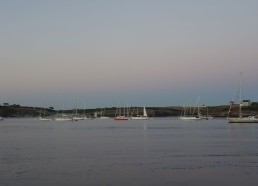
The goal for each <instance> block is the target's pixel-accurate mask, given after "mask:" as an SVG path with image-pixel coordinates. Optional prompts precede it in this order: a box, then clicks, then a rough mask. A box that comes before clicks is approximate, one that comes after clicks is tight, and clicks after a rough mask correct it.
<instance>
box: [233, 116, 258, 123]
mask: <svg viewBox="0 0 258 186" xmlns="http://www.w3.org/2000/svg"><path fill="white" fill-rule="evenodd" d="M228 123H258V119H257V118H254V117H247V118H229V119H228Z"/></svg>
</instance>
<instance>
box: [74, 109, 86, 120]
mask: <svg viewBox="0 0 258 186" xmlns="http://www.w3.org/2000/svg"><path fill="white" fill-rule="evenodd" d="M72 120H73V121H80V120H84V117H82V116H80V115H79V114H78V113H77V109H75V115H74V116H73V117H72Z"/></svg>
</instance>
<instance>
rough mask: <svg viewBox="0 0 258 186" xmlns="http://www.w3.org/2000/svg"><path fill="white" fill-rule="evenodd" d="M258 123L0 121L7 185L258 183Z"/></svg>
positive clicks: (0, 177)
mask: <svg viewBox="0 0 258 186" xmlns="http://www.w3.org/2000/svg"><path fill="white" fill-rule="evenodd" d="M257 184H258V124H227V122H226V120H223V119H214V120H210V121H198V122H183V121H180V120H177V118H166V119H154V120H149V121H135V120H134V121H132V120H131V121H113V120H86V121H80V122H54V121H51V122H45V121H35V120H34V119H6V120H4V121H2V122H0V185H1V186H16V185H17V186H23V185H24V186H53V185H60V186H61V185H62V186H71V185H75V186H85V185H89V186H94V185H101V186H102V185H104V186H105V185H106V186H111V185H118V186H127V185H128V186H129V185H130V186H131V185H133V186H138V185H141V186H151V185H155V186H156V185H158V186H163V185H168V186H171V185H173V186H177V185H179V186H180V185H182V186H185V185H190V186H192V185H196V186H202V185H203V186H207V185H209V186H213V185H214V186H217V185H227V186H231V185H232V186H233V185H234V186H238V185H239V186H240V185H241V186H242V185H248V186H257Z"/></svg>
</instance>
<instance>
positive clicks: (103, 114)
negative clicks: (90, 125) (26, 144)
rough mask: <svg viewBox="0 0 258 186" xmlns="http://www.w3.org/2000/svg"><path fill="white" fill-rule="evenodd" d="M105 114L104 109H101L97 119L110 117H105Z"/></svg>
mask: <svg viewBox="0 0 258 186" xmlns="http://www.w3.org/2000/svg"><path fill="white" fill-rule="evenodd" d="M105 112H106V110H105V108H103V109H101V113H100V114H101V115H100V117H99V119H110V117H108V116H106V115H105Z"/></svg>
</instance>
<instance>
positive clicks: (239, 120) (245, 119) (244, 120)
mask: <svg viewBox="0 0 258 186" xmlns="http://www.w3.org/2000/svg"><path fill="white" fill-rule="evenodd" d="M240 75H241V73H240ZM238 96H239V97H238V98H239V104H237V105H238V107H239V110H238V117H229V115H230V110H231V108H232V105H233V103H234V102H230V106H229V111H228V118H227V119H228V123H258V118H255V117H254V116H248V117H243V116H242V101H243V99H242V78H241V77H240V85H239V91H238Z"/></svg>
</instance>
